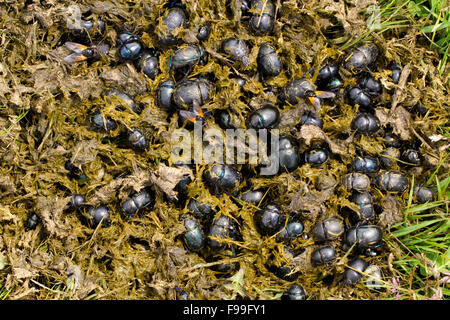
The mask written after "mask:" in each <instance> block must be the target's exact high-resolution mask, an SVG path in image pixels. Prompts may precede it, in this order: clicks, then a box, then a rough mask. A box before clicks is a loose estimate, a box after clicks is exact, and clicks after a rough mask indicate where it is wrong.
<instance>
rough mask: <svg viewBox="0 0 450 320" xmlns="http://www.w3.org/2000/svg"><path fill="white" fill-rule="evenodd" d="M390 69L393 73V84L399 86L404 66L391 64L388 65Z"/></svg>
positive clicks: (395, 63)
mask: <svg viewBox="0 0 450 320" xmlns="http://www.w3.org/2000/svg"><path fill="white" fill-rule="evenodd" d="M388 69H389V70H391V71H392V75H391V78H392V82H393V83H395V84H397V83H398V81H399V80H400V75H401V73H402V66H401V65H399V64H398V63H397V62H391V63H390V64H389V65H388Z"/></svg>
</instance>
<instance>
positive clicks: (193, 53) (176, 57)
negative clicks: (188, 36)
mask: <svg viewBox="0 0 450 320" xmlns="http://www.w3.org/2000/svg"><path fill="white" fill-rule="evenodd" d="M204 58H205V52H204V51H203V50H202V48H200V47H199V46H196V45H187V46H184V47H182V48H180V49H178V50H177V51H175V53H174V54H173V56H172V57H170V60H169V67H171V68H173V69H178V68H183V67H187V66H193V65H195V64H197V63H200V62H201V60H202V59H204Z"/></svg>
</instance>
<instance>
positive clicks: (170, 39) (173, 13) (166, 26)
mask: <svg viewBox="0 0 450 320" xmlns="http://www.w3.org/2000/svg"><path fill="white" fill-rule="evenodd" d="M186 26H187V18H186V13H185V12H184V10H183V9H181V8H179V7H173V8H170V9H169V10H168V11H167V13H166V15H165V16H164V17H163V18H162V20H161V21H160V23H159V24H158V27H159V28H160V30H161V34H160V35H159V37H158V41H159V43H160V44H161V45H162V46H172V45H175V44H177V43H178V37H176V36H175V35H174V31H175V29H177V28H180V27H183V28H184V27H186Z"/></svg>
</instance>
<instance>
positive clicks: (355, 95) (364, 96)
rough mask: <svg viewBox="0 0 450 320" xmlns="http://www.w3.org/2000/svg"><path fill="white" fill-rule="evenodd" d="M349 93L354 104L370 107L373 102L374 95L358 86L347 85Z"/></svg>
mask: <svg viewBox="0 0 450 320" xmlns="http://www.w3.org/2000/svg"><path fill="white" fill-rule="evenodd" d="M347 95H348V98H349V99H350V102H351V104H352V105H356V104H357V105H359V106H361V107H362V108H368V107H370V105H371V104H372V97H371V96H370V95H369V94H368V93H367V92H366V91H365V90H363V89H361V88H360V87H358V86H350V87H347Z"/></svg>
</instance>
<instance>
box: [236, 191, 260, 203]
mask: <svg viewBox="0 0 450 320" xmlns="http://www.w3.org/2000/svg"><path fill="white" fill-rule="evenodd" d="M264 194H265V192H264V191H263V190H250V191H247V192H244V193H242V195H241V196H240V199H241V200H243V201H245V202H250V203H253V204H256V205H258V204H259V203H260V202H261V200H262V199H263V197H264Z"/></svg>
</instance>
